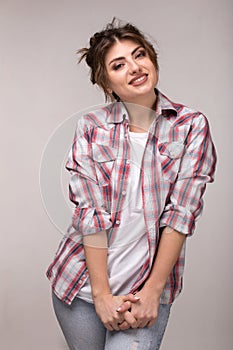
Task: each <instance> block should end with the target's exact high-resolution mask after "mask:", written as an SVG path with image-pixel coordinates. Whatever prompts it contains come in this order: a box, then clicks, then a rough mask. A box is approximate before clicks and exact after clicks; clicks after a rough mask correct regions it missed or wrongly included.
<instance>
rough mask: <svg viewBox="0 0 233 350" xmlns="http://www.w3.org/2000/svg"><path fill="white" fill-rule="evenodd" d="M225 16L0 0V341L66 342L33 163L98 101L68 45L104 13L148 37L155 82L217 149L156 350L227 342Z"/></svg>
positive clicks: (25, 345) (225, 11)
mask: <svg viewBox="0 0 233 350" xmlns="http://www.w3.org/2000/svg"><path fill="white" fill-rule="evenodd" d="M232 14H233V3H232V1H231V0H222V1H219V0H218V1H217V0H196V1H193V0H191V1H189V0H176V1H174V0H168V1H165V0H158V1H156V0H144V1H143V2H141V1H140V2H136V1H135V0H130V1H125V0H117V1H106V0H105V1H96V2H94V1H90V0H85V1H74V0H73V1H69V0H68V1H65V0H63V1H61V0H56V1H55V0H50V1H49V0H48V1H45V0H40V1H34V0H21V1H17V0H15V1H12V0H8V1H0V42H1V46H0V62H1V67H0V81H1V91H0V96H1V98H0V99H1V105H0V109H1V137H0V145H1V208H0V210H1V248H0V273H1V277H0V278H1V287H0V315H1V316H0V317H1V319H0V332H1V334H0V348H1V349H4V350H13V349H16V348H17V349H18V350H29V349H33V350H42V349H43V350H64V349H66V345H65V343H64V340H63V337H62V335H61V332H60V329H59V327H58V325H57V322H56V319H55V317H54V314H53V310H52V307H51V301H50V286H49V283H48V281H47V279H46V277H45V270H46V268H47V266H48V265H49V263H50V262H51V260H52V258H53V255H54V253H55V250H56V248H57V245H58V242H59V240H60V239H61V235H60V233H59V232H58V230H57V229H56V228H55V227H54V225H53V224H52V223H51V221H50V219H49V217H48V215H46V212H45V210H44V207H43V204H42V201H41V196H40V186H39V171H40V162H41V157H42V153H43V150H44V147H45V145H46V143H47V142H48V139H49V138H50V137H51V135H52V134H53V132H54V130H55V129H56V128H57V127H58V125H59V124H61V123H62V122H63V121H64V120H65V119H66V118H68V117H69V116H71V115H73V114H74V113H76V112H77V111H80V110H82V109H85V108H87V107H88V106H92V105H95V104H99V103H101V102H104V97H103V94H102V93H101V92H100V91H99V90H98V89H97V88H96V87H93V86H92V85H91V84H90V82H89V80H88V70H87V69H86V67H85V65H84V64H81V65H79V66H77V65H76V61H77V57H76V55H75V51H76V49H78V48H80V47H83V46H86V45H87V44H88V38H89V37H90V36H91V35H92V34H93V33H94V32H96V31H98V30H100V29H102V28H103V27H104V26H105V24H106V23H107V22H109V21H111V19H112V17H113V16H117V17H119V18H121V19H122V20H126V21H129V22H132V23H134V24H135V25H137V26H138V27H139V28H140V29H141V30H142V31H143V32H145V33H148V34H150V36H151V38H152V39H154V40H155V41H156V49H157V50H158V53H159V63H160V84H159V88H160V89H161V90H162V91H163V92H164V93H165V94H167V95H168V96H169V97H170V98H171V99H172V100H174V101H178V102H182V103H185V104H187V105H189V106H192V107H195V108H197V109H199V110H201V111H202V112H203V113H205V114H206V115H207V117H208V119H209V122H210V125H211V131H212V135H213V138H214V141H215V144H216V147H217V151H218V171H217V175H216V182H215V183H214V184H211V185H209V186H208V189H207V193H206V195H205V211H204V214H203V216H202V218H201V220H200V221H199V223H198V227H197V230H196V234H195V235H194V236H193V237H192V238H191V239H190V240H189V241H188V250H187V264H186V269H185V280H184V290H183V293H182V295H181V296H180V297H179V298H178V299H177V301H176V303H175V305H174V307H173V311H172V315H171V319H170V323H169V326H168V329H167V333H166V337H165V340H164V343H163V346H162V350H168V349H172V350H178V349H179V350H197V349H200V350H219V349H222V350H229V349H232V347H233V337H232V324H233V316H232V315H233V312H232V309H233V308H232V295H233V288H232V246H233V238H232V236H233V235H232V198H233V196H232V157H231V148H232V147H231V140H232V130H233V129H232V111H231V109H232V23H233V18H232Z"/></svg>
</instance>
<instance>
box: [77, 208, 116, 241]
mask: <svg viewBox="0 0 233 350" xmlns="http://www.w3.org/2000/svg"><path fill="white" fill-rule="evenodd" d="M72 226H73V227H74V228H75V230H77V231H78V232H79V233H81V234H82V235H90V234H94V233H97V232H100V231H103V230H107V229H109V228H111V227H112V222H111V215H110V214H109V213H107V212H106V211H104V210H97V209H95V208H78V207H76V208H75V210H74V214H73V218H72Z"/></svg>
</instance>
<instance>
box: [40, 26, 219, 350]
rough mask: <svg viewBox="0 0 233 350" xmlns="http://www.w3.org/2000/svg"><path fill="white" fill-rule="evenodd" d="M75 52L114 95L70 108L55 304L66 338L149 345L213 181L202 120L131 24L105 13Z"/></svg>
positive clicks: (81, 343)
mask: <svg viewBox="0 0 233 350" xmlns="http://www.w3.org/2000/svg"><path fill="white" fill-rule="evenodd" d="M78 53H79V54H80V55H81V58H80V61H81V60H82V59H84V58H85V59H86V62H87V64H88V66H89V67H90V70H91V81H92V83H93V84H97V85H98V86H100V87H101V88H102V89H103V91H104V93H105V96H106V98H110V99H111V101H112V103H110V104H108V105H107V106H104V107H103V108H99V109H98V110H96V111H92V112H90V113H88V114H86V115H84V116H83V117H82V118H81V119H79V121H78V126H77V129H76V134H75V138H74V143H73V146H72V149H71V152H70V155H69V159H68V161H67V169H68V170H69V171H70V172H71V181H70V199H71V201H72V202H73V203H74V204H75V210H74V214H73V220H72V226H71V228H70V229H69V230H68V234H67V235H66V237H64V239H63V241H62V242H61V244H60V246H59V249H58V251H57V254H56V257H55V259H54V261H53V263H52V264H51V265H50V267H49V269H48V271H47V276H48V278H49V279H50V281H51V283H52V288H53V303H54V308H55V312H56V315H57V318H58V321H59V323H60V326H61V328H62V330H63V333H64V335H65V338H66V340H67V343H68V345H69V348H70V349H79V350H82V349H84V350H86V349H88V350H91V349H93V350H101V349H108V350H115V349H120V348H121V349H143V350H146V349H153V350H155V349H159V348H160V344H161V341H162V337H163V334H164V331H165V328H166V325H167V322H168V318H169V313H170V308H171V305H172V303H173V302H174V300H175V298H176V297H177V296H178V295H179V293H180V292H181V289H182V276H183V269H184V258H185V241H186V237H187V236H191V235H192V234H193V232H194V228H195V221H196V220H197V218H198V217H199V216H200V214H201V211H202V206H203V205H202V195H203V193H204V190H205V186H206V183H207V182H212V181H213V174H214V170H215V162H216V155H215V149H214V146H213V143H212V140H211V136H210V131H209V127H208V122H207V120H206V118H205V116H203V115H202V114H201V113H200V112H198V111H195V110H192V109H190V108H188V107H185V106H183V105H181V104H177V103H174V102H171V101H170V100H169V99H168V98H167V97H166V96H164V95H163V94H162V93H161V92H159V91H158V90H157V89H156V85H157V83H158V63H157V55H156V52H155V50H154V48H153V46H152V45H151V44H150V42H149V41H148V40H147V39H146V38H145V36H144V35H143V34H142V33H141V32H140V31H139V30H138V29H137V28H136V27H135V26H133V25H131V24H129V23H128V24H125V25H121V24H117V23H116V21H115V20H113V22H112V23H110V24H108V25H107V27H106V28H105V29H104V30H103V31H101V32H98V33H96V34H95V35H94V36H93V37H92V38H91V39H90V47H89V48H83V49H81V50H79V51H78Z"/></svg>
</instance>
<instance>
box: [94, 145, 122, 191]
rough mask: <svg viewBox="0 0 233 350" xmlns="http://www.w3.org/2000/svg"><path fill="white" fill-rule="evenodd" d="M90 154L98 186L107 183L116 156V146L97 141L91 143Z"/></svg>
mask: <svg viewBox="0 0 233 350" xmlns="http://www.w3.org/2000/svg"><path fill="white" fill-rule="evenodd" d="M92 156H93V160H94V164H95V169H96V176H97V181H98V184H99V185H100V186H106V185H108V183H109V181H110V179H111V174H112V171H113V166H114V163H115V160H116V158H117V148H113V147H110V146H107V145H102V144H98V143H92Z"/></svg>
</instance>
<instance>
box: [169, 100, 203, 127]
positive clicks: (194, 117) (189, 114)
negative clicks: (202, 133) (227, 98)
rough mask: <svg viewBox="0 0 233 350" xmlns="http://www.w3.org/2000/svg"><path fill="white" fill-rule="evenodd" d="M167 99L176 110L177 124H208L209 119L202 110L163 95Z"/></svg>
mask: <svg viewBox="0 0 233 350" xmlns="http://www.w3.org/2000/svg"><path fill="white" fill-rule="evenodd" d="M162 96H163V98H164V99H165V100H167V101H168V103H169V104H170V105H171V106H172V108H173V110H174V111H175V112H176V116H175V119H174V122H175V125H183V124H186V125H193V124H196V125H198V124H199V125H201V124H202V125H208V119H207V117H206V116H205V114H204V113H202V112H201V111H199V110H197V109H195V108H193V107H190V106H187V105H185V104H183V103H179V102H174V101H171V100H170V99H169V98H168V97H166V96H165V95H162Z"/></svg>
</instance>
